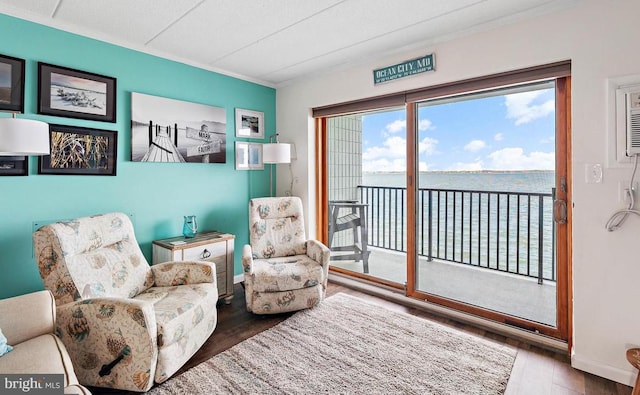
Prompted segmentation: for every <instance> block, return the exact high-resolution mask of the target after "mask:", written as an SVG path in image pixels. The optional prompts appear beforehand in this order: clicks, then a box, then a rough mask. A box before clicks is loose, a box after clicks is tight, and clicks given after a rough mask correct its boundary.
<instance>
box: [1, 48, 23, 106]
mask: <svg viewBox="0 0 640 395" xmlns="http://www.w3.org/2000/svg"><path fill="white" fill-rule="evenodd" d="M24 64H25V61H24V59H19V58H14V57H12V56H6V55H0V111H9V112H20V113H23V112H24Z"/></svg>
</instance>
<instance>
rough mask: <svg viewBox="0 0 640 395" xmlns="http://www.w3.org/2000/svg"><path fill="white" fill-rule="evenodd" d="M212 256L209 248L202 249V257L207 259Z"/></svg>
mask: <svg viewBox="0 0 640 395" xmlns="http://www.w3.org/2000/svg"><path fill="white" fill-rule="evenodd" d="M210 256H211V252H209V250H207V249H206V248H205V249H204V251H202V254H200V258H201V259H207V258H209V257H210Z"/></svg>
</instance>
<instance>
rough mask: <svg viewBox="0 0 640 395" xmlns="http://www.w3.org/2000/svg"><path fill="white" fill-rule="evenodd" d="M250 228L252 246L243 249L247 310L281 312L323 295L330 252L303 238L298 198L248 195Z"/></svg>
mask: <svg viewBox="0 0 640 395" xmlns="http://www.w3.org/2000/svg"><path fill="white" fill-rule="evenodd" d="M249 232H250V243H251V245H245V246H244V248H243V250H242V265H243V267H244V283H245V296H246V301H247V310H249V311H251V312H254V313H257V314H270V313H284V312H288V311H295V310H301V309H306V308H310V307H314V306H316V305H317V304H318V303H320V301H322V299H324V296H325V292H326V289H327V280H328V278H329V255H330V253H331V252H330V251H329V248H327V247H326V246H325V245H324V244H322V243H320V242H319V241H317V240H307V238H306V236H305V230H304V217H303V215H302V202H301V201H300V198H298V197H281V198H257V199H252V200H251V201H250V202H249Z"/></svg>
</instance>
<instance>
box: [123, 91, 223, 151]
mask: <svg viewBox="0 0 640 395" xmlns="http://www.w3.org/2000/svg"><path fill="white" fill-rule="evenodd" d="M131 160H132V161H133V162H188V163H207V164H208V163H212V164H215V163H226V162H227V110H225V109H224V108H223V107H214V106H209V105H206V104H200V103H192V102H187V101H182V100H175V99H169V98H166V97H159V96H152V95H146V94H144V93H137V92H131Z"/></svg>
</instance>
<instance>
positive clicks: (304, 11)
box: [0, 0, 584, 86]
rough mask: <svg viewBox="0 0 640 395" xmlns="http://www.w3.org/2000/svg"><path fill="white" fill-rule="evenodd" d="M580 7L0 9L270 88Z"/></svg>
mask: <svg viewBox="0 0 640 395" xmlns="http://www.w3.org/2000/svg"><path fill="white" fill-rule="evenodd" d="M582 2H584V0H517V1H514V0H447V1H444V0H314V1H300V0H259V1H256V0H180V1H175V0H135V1H132V0H0V12H2V13H7V14H9V15H13V16H17V17H19V18H24V19H27V20H32V21H34V22H36V23H44V24H49V25H51V26H53V27H55V28H59V29H63V30H68V31H70V32H74V33H78V34H83V35H86V36H89V37H93V38H97V39H101V40H104V41H108V42H113V43H115V44H117V45H125V46H128V47H131V48H133V49H142V50H145V49H146V50H147V51H148V52H150V53H153V54H156V55H159V56H165V57H169V58H172V59H176V60H178V61H184V62H187V63H190V64H193V65H197V66H200V67H203V68H210V69H212V70H216V71H220V72H223V73H224V72H228V73H229V74H231V75H234V76H240V77H241V78H242V77H245V78H247V79H249V80H253V81H259V82H262V83H264V84H267V85H272V86H278V85H279V84H281V83H284V82H286V81H291V80H294V79H298V78H303V77H304V76H305V75H309V74H314V73H324V72H331V71H332V70H336V69H342V68H344V67H346V66H348V65H350V64H357V63H359V64H361V63H363V62H365V61H366V62H367V63H368V62H371V63H372V64H373V63H375V59H377V58H380V57H382V56H387V55H389V54H393V53H398V52H400V51H403V50H407V49H410V48H418V47H420V46H423V47H425V48H428V47H429V46H430V45H432V44H433V43H436V42H441V41H443V40H446V39H451V38H455V37H458V36H460V35H463V34H469V33H472V32H478V31H482V30H487V29H490V28H492V27H495V26H498V25H501V24H506V23H511V22H514V21H517V20H522V19H525V18H531V17H533V16H538V15H543V14H545V13H549V12H553V11H555V10H557V9H562V8H567V7H570V6H574V5H576V4H580V3H582ZM376 66H377V65H376Z"/></svg>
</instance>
